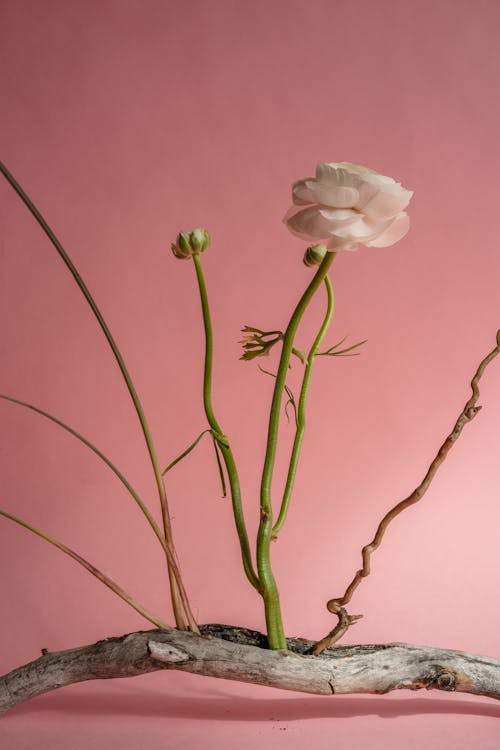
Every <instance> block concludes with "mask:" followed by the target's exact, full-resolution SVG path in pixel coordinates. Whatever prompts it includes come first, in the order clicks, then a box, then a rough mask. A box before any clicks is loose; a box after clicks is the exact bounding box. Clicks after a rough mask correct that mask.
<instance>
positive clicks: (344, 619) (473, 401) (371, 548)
mask: <svg viewBox="0 0 500 750" xmlns="http://www.w3.org/2000/svg"><path fill="white" fill-rule="evenodd" d="M496 341H497V344H496V346H495V348H494V349H493V350H492V351H491V352H490V353H489V354H487V355H486V357H485V358H484V359H483V360H482V362H481V363H480V365H479V367H478V368H477V370H476V373H475V375H474V377H473V378H472V381H471V389H472V396H471V397H470V398H469V400H468V401H467V403H466V404H465V406H464V408H463V410H462V412H461V413H460V416H459V417H458V419H457V421H456V422H455V426H454V427H453V429H452V431H451V433H450V434H449V435H448V437H447V438H446V440H445V441H444V443H443V444H442V446H441V447H440V448H439V450H438V452H437V454H436V456H435V458H434V460H433V461H432V463H431V465H430V466H429V468H428V470H427V473H426V475H425V477H424V478H423V480H422V481H421V483H420V484H419V485H418V487H416V488H415V489H414V490H413V492H412V493H411V495H408V497H406V498H405V499H404V500H401V501H400V502H399V503H397V505H395V506H394V507H393V508H392V509H391V510H390V511H389V512H388V513H386V515H385V516H384V517H383V519H382V520H381V521H380V523H379V525H378V528H377V531H376V533H375V536H374V537H373V540H372V541H371V542H370V543H369V544H367V545H366V546H365V547H363V549H362V553H361V554H362V559H363V567H362V568H361V570H358V571H357V573H356V575H355V576H354V578H353V579H352V581H351V583H350V584H349V586H348V587H347V589H346V590H345V593H344V595H343V596H342V597H341V598H339V599H330V601H329V602H327V605H326V607H327V609H328V611H329V612H332V614H335V615H337V617H338V618H339V622H338V624H337V625H336V626H335V628H334V629H333V630H332V631H331V632H330V633H328V635H326V636H325V637H324V638H322V639H321V640H320V641H318V643H317V644H316V646H315V648H314V654H316V655H317V654H320V653H321V652H322V651H323V650H324V649H325V648H329V647H330V646H332V645H333V644H334V643H335V642H336V641H338V640H339V639H340V638H342V636H343V635H344V634H345V633H346V631H347V630H348V628H349V627H350V626H351V625H352V624H353V623H354V622H355V621H356V620H358V619H359V617H360V616H359V615H348V614H347V612H346V610H345V609H344V607H345V606H346V605H347V604H349V602H350V601H351V598H352V595H353V594H354V592H355V591H356V589H357V588H358V586H359V584H360V583H361V581H362V580H363V578H366V577H367V576H368V575H370V570H371V568H370V558H371V556H372V554H373V552H375V550H376V549H378V547H379V546H380V543H381V542H382V539H383V537H384V534H385V532H386V529H387V527H388V526H389V524H390V522H391V521H392V520H393V519H394V518H396V516H398V515H399V514H400V513H402V512H403V511H404V510H406V508H409V507H410V505H414V504H415V503H417V502H418V501H419V500H420V499H421V498H422V497H423V496H424V494H425V493H426V492H427V490H428V489H429V486H430V483H431V482H432V480H433V479H434V477H435V475H436V473H437V471H438V469H439V467H440V466H441V464H442V463H443V461H444V459H445V458H446V456H447V455H448V453H449V451H450V449H451V447H452V446H453V444H454V443H455V441H456V440H457V439H458V438H459V437H460V434H461V432H462V430H463V428H464V426H465V425H466V424H467V423H468V422H470V421H471V420H472V419H474V417H475V416H476V414H477V413H478V411H479V410H480V409H481V406H477V400H478V398H479V388H478V383H479V380H480V379H481V376H482V375H483V373H484V371H485V369H486V367H487V366H488V365H489V363H490V362H491V361H492V360H493V359H494V358H495V357H496V356H497V355H498V354H499V353H500V330H498V331H497V335H496Z"/></svg>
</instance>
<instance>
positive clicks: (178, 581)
mask: <svg viewBox="0 0 500 750" xmlns="http://www.w3.org/2000/svg"><path fill="white" fill-rule="evenodd" d="M0 172H1V173H2V174H3V176H4V177H5V179H6V180H7V182H8V183H9V184H10V185H11V187H12V188H13V189H14V190H15V192H16V193H17V194H18V196H19V197H20V198H21V200H22V202H23V203H24V205H25V206H26V207H27V208H28V210H29V211H30V213H31V214H32V216H33V217H34V219H35V220H36V221H37V222H38V224H39V225H40V227H41V228H42V230H43V231H44V232H45V234H46V236H47V237H48V238H49V240H50V242H51V243H52V245H53V246H54V248H55V250H56V251H57V253H58V254H59V256H60V257H61V259H62V261H63V262H64V263H65V265H66V267H67V268H68V270H69V271H70V273H71V274H72V276H73V278H74V280H75V281H76V283H77V285H78V287H79V288H80V291H81V292H82V294H83V296H84V297H85V299H86V300H87V303H88V305H89V307H90V309H91V310H92V312H93V313H94V315H95V317H96V319H97V322H98V323H99V325H100V327H101V329H102V331H103V333H104V335H105V337H106V339H107V341H108V343H109V346H110V347H111V350H112V352H113V354H114V356H115V359H116V361H117V363H118V367H119V368H120V372H121V373H122V376H123V379H124V381H125V384H126V386H127V389H128V392H129V394H130V397H131V399H132V403H133V404H134V407H135V410H136V412H137V416H138V418H139V422H140V424H141V428H142V432H143V435H144V440H145V442H146V446H147V449H148V453H149V457H150V459H151V464H152V467H153V473H154V476H155V480H156V485H157V488H158V495H159V498H160V505H161V512H162V521H163V530H164V534H165V541H166V543H167V546H168V547H169V549H170V552H171V555H170V557H168V558H167V566H168V574H169V579H170V587H171V595H172V605H173V609H174V615H175V620H176V624H177V627H178V628H180V629H185V628H186V621H187V624H188V625H189V626H190V627H191V628H192V629H196V630H197V627H196V623H195V620H194V617H193V615H192V613H191V610H190V606H189V602H188V599H187V595H186V592H185V589H184V585H183V582H182V578H181V574H180V570H179V566H178V564H177V560H176V553H175V546H174V542H173V536H172V527H171V523H170V516H169V513H168V502H167V494H166V491H165V485H164V483H163V477H162V475H161V468H160V464H159V462H158V458H157V455H156V449H155V446H154V443H153V438H152V436H151V432H150V429H149V425H148V422H147V420H146V415H145V414H144V410H143V408H142V404H141V402H140V399H139V396H138V394H137V391H136V389H135V386H134V384H133V382H132V378H131V377H130V374H129V371H128V369H127V367H126V365H125V361H124V359H123V357H122V355H121V352H120V350H119V348H118V345H117V343H116V342H115V340H114V338H113V336H112V335H111V331H110V330H109V328H108V326H107V324H106V321H105V320H104V318H103V316H102V313H101V311H100V310H99V308H98V306H97V304H96V302H95V300H94V298H93V297H92V295H91V293H90V291H89V289H88V288H87V286H86V284H85V282H84V281H83V279H82V277H81V276H80V274H79V273H78V271H77V269H76V267H75V265H74V264H73V261H72V260H71V258H70V257H69V255H68V253H67V252H66V250H65V249H64V248H63V246H62V245H61V243H60V242H59V240H58V239H57V237H56V235H55V234H54V232H53V231H52V229H51V228H50V226H49V225H48V224H47V222H46V221H45V219H44V217H43V216H42V214H41V213H40V211H39V210H38V209H37V207H36V206H35V205H34V203H33V202H32V201H31V199H30V198H29V197H28V195H27V194H26V193H25V192H24V190H23V189H22V187H21V186H20V185H19V183H18V182H17V180H16V179H15V177H14V176H13V175H12V174H11V173H10V172H9V170H8V169H7V167H6V166H5V165H4V164H3V163H2V162H0ZM193 626H194V628H193Z"/></svg>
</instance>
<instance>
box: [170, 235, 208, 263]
mask: <svg viewBox="0 0 500 750" xmlns="http://www.w3.org/2000/svg"><path fill="white" fill-rule="evenodd" d="M209 245H210V235H209V234H208V232H207V230H206V229H193V231H192V232H179V234H178V235H177V239H176V241H175V243H174V244H173V245H172V252H173V254H174V255H175V257H176V258H181V259H183V260H184V259H186V258H190V257H191V256H192V255H198V253H202V252H203V251H204V250H206V249H207V247H209Z"/></svg>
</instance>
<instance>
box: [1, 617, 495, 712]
mask: <svg viewBox="0 0 500 750" xmlns="http://www.w3.org/2000/svg"><path fill="white" fill-rule="evenodd" d="M201 630H202V636H201V637H200V636H198V635H195V634H194V633H189V632H185V631H183V632H181V631H178V630H149V631H140V632H137V633H130V634H129V635H124V636H121V637H119V638H107V639H105V640H103V641H98V642H97V643H95V644H93V645H90V646H83V647H82V648H75V649H71V650H69V651H59V652H55V653H49V652H46V650H45V649H44V653H43V655H42V656H41V657H40V658H39V659H37V660H36V661H33V662H31V663H29V664H26V665H24V666H22V667H19V668H18V669H14V670H13V671H12V672H10V673H9V674H6V675H4V676H3V677H1V678H0V713H3V712H5V711H8V710H9V709H10V708H12V707H13V706H15V705H17V704H18V703H21V702H23V701H26V700H29V699H30V698H34V697H35V696H37V695H41V694H42V693H46V692H49V691H51V690H56V689H57V688H61V687H64V686H65V685H71V684H73V683H75V682H83V681H85V680H95V679H99V680H102V679H109V678H113V677H133V676H135V675H139V674H145V673H146V672H154V671H157V670H160V669H176V670H181V671H184V672H191V673H193V674H199V675H207V676H210V677H220V678H223V679H230V680H238V681H240V682H250V683H254V684H258V685H267V686H270V687H277V688H281V689H284V690H294V691H297V692H303V693H312V694H317V695H332V694H335V695H337V694H346V693H378V694H381V693H387V692H389V691H391V690H398V689H401V688H406V689H409V690H419V689H421V688H426V689H428V690H429V689H433V688H435V689H437V690H445V691H448V692H453V691H456V692H464V693H472V694H474V695H482V696H487V697H489V698H496V699H499V698H500V660H498V659H493V658H490V657H486V656H474V655H471V654H466V653H463V652H461V651H451V650H448V649H439V648H431V647H427V646H413V645H410V644H405V643H388V644H382V645H361V646H342V647H337V648H335V649H330V650H326V651H324V652H323V653H322V654H321V655H320V656H312V654H311V651H312V649H313V648H314V642H312V641H307V640H304V639H300V638H290V639H288V647H289V650H288V651H270V650H268V649H267V648H266V638H265V636H263V635H262V634H261V633H257V632H255V631H250V630H246V629H244V628H234V627H230V626H227V625H205V626H202V628H201Z"/></svg>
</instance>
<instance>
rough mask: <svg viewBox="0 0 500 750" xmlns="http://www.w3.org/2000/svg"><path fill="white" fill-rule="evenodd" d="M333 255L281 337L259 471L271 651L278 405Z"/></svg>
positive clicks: (261, 563) (276, 631) (278, 628)
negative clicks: (302, 324) (296, 346)
mask: <svg viewBox="0 0 500 750" xmlns="http://www.w3.org/2000/svg"><path fill="white" fill-rule="evenodd" d="M334 257H335V253H331V252H328V253H327V254H326V255H325V257H324V259H323V261H322V263H321V265H320V267H319V268H318V270H317V272H316V274H315V276H314V278H313V279H312V281H311V283H310V284H309V286H308V287H307V289H306V290H305V292H304V294H303V295H302V297H301V298H300V300H299V302H298V304H297V306H296V308H295V310H294V312H293V314H292V317H291V318H290V322H289V324H288V328H287V329H286V332H285V335H284V338H283V348H282V351H281V359H280V363H279V367H278V372H277V374H276V380H275V383H274V393H273V400H272V403H271V411H270V415H269V428H268V434H267V447H266V457H265V461H264V469H263V472H262V482H261V495H260V524H259V532H258V536H257V570H258V574H259V579H260V582H261V586H262V589H263V596H264V606H265V610H266V623H267V634H268V641H269V646H270V648H273V649H286V647H287V645H286V639H285V635H284V631H283V623H282V617H281V608H280V602H279V593H278V588H277V586H276V581H275V579H274V576H273V573H272V569H271V554H270V553H271V550H270V546H271V539H272V535H273V512H272V503H271V489H272V477H273V470H274V464H275V461H276V450H277V443H278V431H279V419H280V411H281V402H282V399H283V391H284V387H285V383H286V375H287V371H288V366H289V364H290V357H291V355H292V350H293V342H294V339H295V334H296V332H297V328H298V326H299V323H300V321H301V319H302V316H303V315H304V312H305V310H306V308H307V306H308V305H309V302H310V301H311V299H312V298H313V296H314V294H315V293H316V291H317V289H318V288H319V286H320V285H321V284H322V283H323V280H324V279H325V277H326V275H327V273H328V270H329V268H330V266H331V264H332V262H333V259H334Z"/></svg>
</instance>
